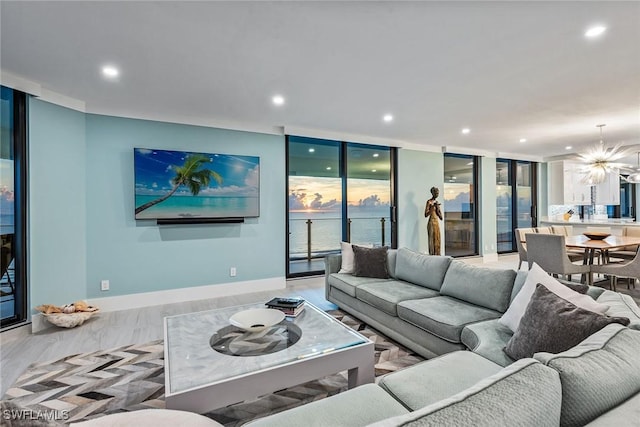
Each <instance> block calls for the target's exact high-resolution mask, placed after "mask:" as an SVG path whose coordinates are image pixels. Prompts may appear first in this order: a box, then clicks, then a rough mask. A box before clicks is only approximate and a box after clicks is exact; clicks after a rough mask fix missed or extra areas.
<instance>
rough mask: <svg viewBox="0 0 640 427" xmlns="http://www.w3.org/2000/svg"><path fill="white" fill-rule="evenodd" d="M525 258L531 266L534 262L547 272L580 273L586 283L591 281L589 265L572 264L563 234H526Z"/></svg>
mask: <svg viewBox="0 0 640 427" xmlns="http://www.w3.org/2000/svg"><path fill="white" fill-rule="evenodd" d="M525 237H526V242H527V259H528V262H529V265H530V266H531V265H532V264H533V263H534V262H535V263H536V264H538V265H539V266H540V267H541V268H542V269H543V270H544V271H546V272H547V273H549V274H554V275H559V274H562V275H564V276H567V278H568V280H571V275H572V274H582V275H584V277H585V281H586V282H587V284H590V283H591V274H590V271H591V266H590V265H587V264H574V263H573V262H571V259H569V255H568V254H567V247H566V246H565V239H564V236H560V235H556V234H532V233H528V234H526V236H525Z"/></svg>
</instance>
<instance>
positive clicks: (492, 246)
mask: <svg viewBox="0 0 640 427" xmlns="http://www.w3.org/2000/svg"><path fill="white" fill-rule="evenodd" d="M479 190H480V200H479V202H480V222H479V223H480V236H479V239H478V240H479V242H480V243H479V245H480V247H479V248H478V249H479V251H478V252H479V253H480V254H481V255H489V254H495V253H497V252H498V251H497V249H496V248H497V240H498V236H497V227H498V225H497V222H496V214H497V206H496V205H497V201H496V197H497V191H496V159H495V157H481V158H480V188H479Z"/></svg>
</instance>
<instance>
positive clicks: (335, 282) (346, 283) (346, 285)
mask: <svg viewBox="0 0 640 427" xmlns="http://www.w3.org/2000/svg"><path fill="white" fill-rule="evenodd" d="M390 281H393V280H390V279H374V278H372V277H356V276H354V275H353V274H346V273H333V274H331V275H329V278H328V283H329V285H331V286H333V287H334V288H338V289H340V290H341V291H342V292H344V293H345V294H347V295H349V296H350V297H354V298H355V297H356V288H357V287H358V286H360V285H362V284H365V283H381V282H390Z"/></svg>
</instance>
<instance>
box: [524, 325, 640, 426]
mask: <svg viewBox="0 0 640 427" xmlns="http://www.w3.org/2000/svg"><path fill="white" fill-rule="evenodd" d="M638 355H640V331H636V330H633V329H630V328H625V327H624V326H622V325H618V324H611V325H608V326H606V327H604V328H603V329H601V330H600V331H598V332H596V333H594V334H593V335H591V336H590V337H588V338H587V339H585V340H584V341H582V342H581V343H580V344H578V345H576V346H575V347H573V348H571V349H569V350H567V351H565V352H562V353H558V354H552V353H537V354H536V355H535V356H534V357H535V358H536V359H538V360H540V361H541V362H542V363H544V364H545V365H547V366H549V367H551V368H553V369H555V370H556V371H558V372H559V373H560V380H561V381H562V417H561V420H562V422H561V425H563V426H567V427H571V426H583V425H585V424H587V423H589V422H591V421H593V420H595V419H596V418H597V417H599V416H600V415H602V414H604V413H605V412H607V411H609V410H611V409H613V408H615V407H616V406H618V405H620V404H621V403H623V402H625V401H627V400H628V399H629V398H631V397H632V396H634V395H636V394H638V393H639V392H640V357H638Z"/></svg>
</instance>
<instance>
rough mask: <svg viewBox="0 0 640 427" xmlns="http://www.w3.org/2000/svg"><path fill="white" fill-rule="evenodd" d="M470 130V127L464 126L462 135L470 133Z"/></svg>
mask: <svg viewBox="0 0 640 427" xmlns="http://www.w3.org/2000/svg"><path fill="white" fill-rule="evenodd" d="M470 132H471V129H469V128H464V129H462V134H463V135H467V134H468V133H470Z"/></svg>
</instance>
